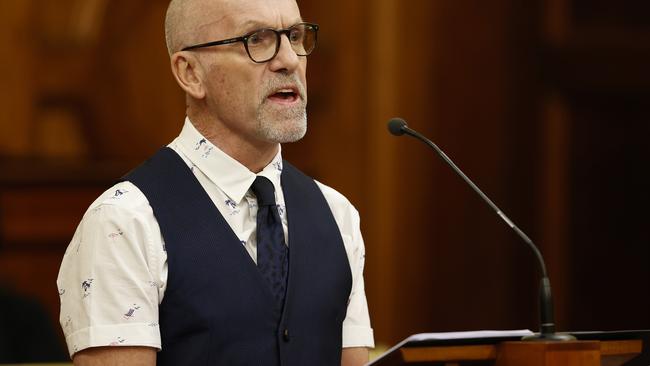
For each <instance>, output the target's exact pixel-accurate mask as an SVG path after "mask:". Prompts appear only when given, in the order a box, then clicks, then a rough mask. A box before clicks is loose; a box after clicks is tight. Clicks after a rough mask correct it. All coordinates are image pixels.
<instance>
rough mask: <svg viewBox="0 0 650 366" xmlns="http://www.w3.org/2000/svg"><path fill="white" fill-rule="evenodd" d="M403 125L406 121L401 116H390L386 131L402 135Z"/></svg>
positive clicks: (404, 125)
mask: <svg viewBox="0 0 650 366" xmlns="http://www.w3.org/2000/svg"><path fill="white" fill-rule="evenodd" d="M404 127H406V121H404V120H403V119H401V118H392V119H391V120H390V121H388V131H390V133H392V134H393V135H395V136H402V135H403V134H404Z"/></svg>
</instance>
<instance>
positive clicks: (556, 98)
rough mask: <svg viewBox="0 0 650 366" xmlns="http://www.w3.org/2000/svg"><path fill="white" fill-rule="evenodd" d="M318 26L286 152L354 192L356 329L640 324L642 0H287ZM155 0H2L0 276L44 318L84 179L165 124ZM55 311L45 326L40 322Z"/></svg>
mask: <svg viewBox="0 0 650 366" xmlns="http://www.w3.org/2000/svg"><path fill="white" fill-rule="evenodd" d="M299 4H300V6H301V9H302V13H303V17H304V18H305V19H307V20H309V21H313V22H317V23H319V24H320V25H321V29H322V30H321V34H320V35H319V41H320V43H319V47H318V49H317V51H316V52H315V53H314V54H313V55H312V56H310V59H309V68H308V79H309V94H310V103H309V123H310V124H309V132H308V135H307V137H306V138H305V139H304V140H303V141H301V142H299V143H296V144H291V145H286V146H285V147H284V150H283V152H284V155H285V157H286V158H288V159H289V160H291V161H293V162H294V164H296V165H297V166H299V167H301V168H302V169H303V170H305V171H306V172H307V173H309V174H311V175H313V176H314V177H316V178H317V179H319V180H321V181H323V182H325V183H327V184H329V185H331V186H333V187H334V188H336V189H338V190H339V191H341V192H342V193H344V194H345V195H346V196H347V197H348V198H349V199H350V200H351V201H352V202H353V203H354V204H355V206H356V207H357V208H358V210H359V211H360V214H361V218H362V230H363V233H364V236H365V241H366V247H367V257H366V258H367V259H366V261H367V267H366V288H367V295H368V300H369V304H370V311H371V317H372V322H373V327H374V328H375V334H376V340H377V341H378V343H380V344H385V345H390V344H392V343H395V342H397V341H399V340H400V339H402V338H404V337H405V336H407V335H409V334H411V333H415V332H424V331H449V330H468V329H508V328H530V329H536V328H537V327H538V319H537V287H538V276H539V273H538V268H537V264H536V262H535V260H534V257H533V255H532V253H531V251H530V250H529V249H528V248H526V247H525V246H524V245H523V244H522V243H520V242H519V240H518V238H517V237H516V236H515V235H514V233H512V232H511V231H510V229H508V228H507V227H506V226H505V225H504V224H503V223H502V222H501V221H500V220H499V218H498V217H497V216H496V215H495V214H494V213H493V212H491V210H490V209H489V208H488V207H487V206H486V205H485V204H484V203H482V202H481V201H480V200H479V199H478V198H477V197H476V196H475V195H474V193H473V192H471V191H470V189H469V188H467V187H466V186H465V185H464V184H463V183H462V181H461V180H460V179H459V178H458V177H456V176H455V175H454V174H453V173H452V172H451V171H450V170H449V168H448V167H446V166H445V165H443V163H442V162H441V161H440V160H439V159H438V158H437V157H436V156H434V154H433V153H432V152H431V151H429V150H428V149H427V148H426V147H425V146H424V145H422V144H420V143H418V142H417V141H414V140H413V141H409V140H410V139H409V138H407V137H403V138H400V139H398V138H395V137H392V136H390V135H389V134H388V132H387V131H386V122H387V121H388V119H389V118H391V117H395V116H401V117H403V118H405V119H406V120H407V121H408V122H409V125H410V126H411V127H412V128H414V129H417V130H419V131H420V132H422V133H424V134H426V135H428V136H430V137H431V138H432V139H433V140H434V141H436V142H437V143H438V144H439V146H440V147H442V148H443V149H444V150H445V151H446V152H447V153H448V155H450V156H451V157H452V159H454V161H455V162H456V163H457V164H458V165H459V166H460V167H461V168H462V169H464V170H465V172H466V173H467V174H468V175H469V176H470V177H472V179H473V180H474V181H475V182H476V183H477V185H478V186H479V187H481V188H482V189H483V190H484V191H485V192H486V193H487V194H488V195H489V196H491V197H492V199H493V200H494V201H495V202H496V203H497V204H498V205H499V206H500V207H501V208H502V209H503V211H505V212H506V213H507V214H508V215H509V216H510V217H511V218H512V219H514V221H515V222H516V223H518V225H519V226H520V227H521V228H522V229H523V230H524V231H526V232H527V233H528V234H529V235H530V236H531V237H532V238H533V240H535V241H536V243H537V244H538V245H539V247H540V248H541V250H542V252H543V253H544V255H545V256H546V261H547V266H548V268H549V271H550V277H551V280H552V283H553V285H554V290H555V297H556V313H557V323H558V326H559V328H560V330H616V329H631V328H634V329H640V328H645V329H648V328H650V311H648V309H650V249H649V248H650V222H649V218H650V214H649V213H648V207H650V193H649V192H648V189H650V174H649V173H648V169H649V163H650V147H649V144H648V139H649V137H650V112H649V107H650V72H648V65H650V17H648V16H647V15H648V14H650V3H649V2H647V1H645V0H619V1H616V2H611V1H604V0H546V1H542V0H492V1H489V2H485V1H475V0H409V1H399V0H354V1H344V0H330V1H316V0H301V1H299ZM166 6H167V1H166V0H147V1H145V0H138V1H133V0H7V1H1V2H0V46H1V47H2V48H1V51H0V54H1V56H2V57H0V70H2V83H1V86H0V111H1V112H0V131H1V132H2V133H1V134H0V157H1V158H0V168H1V169H0V281H1V282H2V283H3V284H4V286H5V287H6V288H10V289H12V291H13V292H15V293H18V294H21V295H23V296H28V297H31V298H34V299H37V300H38V301H39V302H40V303H41V304H42V306H43V307H44V309H46V311H47V313H48V314H49V315H50V317H51V320H52V323H53V324H55V323H56V322H57V316H58V295H57V289H56V284H55V279H56V274H57V271H58V266H59V263H60V260H61V257H62V255H63V253H64V250H65V248H66V245H67V243H68V241H69V240H70V238H71V237H72V234H73V232H74V229H75V227H76V225H77V223H78V221H79V220H80V218H81V216H82V215H83V212H84V210H85V208H86V207H87V206H88V205H89V204H90V203H91V202H92V200H94V198H95V196H96V195H98V194H99V193H100V192H102V191H103V190H104V189H106V188H107V187H109V186H110V185H111V184H112V182H113V181H114V180H115V179H116V178H118V177H119V176H121V175H122V174H124V173H126V172H127V171H128V170H129V169H130V168H132V167H134V166H135V164H137V163H138V162H139V161H141V160H143V159H145V158H146V157H147V156H149V155H150V154H152V153H153V152H154V151H155V150H156V149H157V148H158V147H160V146H163V145H165V144H166V143H168V142H169V141H171V139H173V138H174V137H175V136H176V134H177V133H178V132H179V131H180V127H181V125H182V121H183V117H184V101H183V96H182V94H181V92H180V89H179V88H177V87H176V85H175V83H174V81H173V79H172V76H171V73H170V72H169V66H168V60H167V55H166V51H165V45H164V37H163V19H164V12H165V9H166ZM56 326H57V327H58V325H56Z"/></svg>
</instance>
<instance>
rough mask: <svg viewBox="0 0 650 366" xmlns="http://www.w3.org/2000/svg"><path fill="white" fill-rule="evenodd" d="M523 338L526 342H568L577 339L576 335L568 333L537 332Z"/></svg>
mask: <svg viewBox="0 0 650 366" xmlns="http://www.w3.org/2000/svg"><path fill="white" fill-rule="evenodd" d="M521 340H522V341H526V342H540V341H541V342H566V341H575V340H576V337H574V336H572V335H571V334H567V333H535V334H534V335H531V336H525V337H523V338H522V339H521Z"/></svg>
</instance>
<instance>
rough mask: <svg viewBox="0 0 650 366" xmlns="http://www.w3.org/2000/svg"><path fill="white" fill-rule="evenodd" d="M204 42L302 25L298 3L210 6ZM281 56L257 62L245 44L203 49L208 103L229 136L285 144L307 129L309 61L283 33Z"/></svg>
mask: <svg viewBox="0 0 650 366" xmlns="http://www.w3.org/2000/svg"><path fill="white" fill-rule="evenodd" d="M206 3H207V4H206V5H207V6H206V12H205V16H204V17H203V19H204V22H203V23H202V25H201V26H200V27H199V28H198V29H199V33H198V37H199V38H203V39H200V42H209V41H213V40H220V39H226V38H233V37H238V36H241V35H244V34H247V33H249V32H252V31H254V30H257V29H261V28H273V29H281V28H282V29H286V28H288V27H291V26H292V25H294V24H296V23H299V22H300V21H301V18H300V11H299V9H298V5H297V4H296V2H295V0H219V1H208V2H206ZM281 38H282V40H281V44H280V49H279V51H278V54H277V55H276V56H275V58H274V59H272V60H271V61H268V62H266V63H261V64H258V63H254V62H253V61H252V60H251V59H250V58H249V56H248V54H247V53H246V49H245V47H244V44H243V43H241V42H239V43H234V44H232V45H222V46H216V47H211V48H207V49H203V50H200V51H199V57H200V60H201V63H202V64H204V65H205V66H206V70H207V74H206V75H205V80H204V83H205V85H206V91H207V94H206V103H207V105H208V109H209V111H210V113H211V116H212V117H214V118H215V119H217V120H218V121H219V122H220V123H221V124H222V126H223V127H224V128H225V129H226V130H227V131H228V133H231V134H234V135H236V136H238V137H239V138H240V139H243V140H245V141H248V142H250V143H254V144H259V143H284V142H292V141H296V140H299V139H300V138H302V137H303V136H304V134H305V132H306V129H307V115H306V105H307V89H306V85H307V84H306V76H305V72H306V68H307V60H306V57H299V56H297V55H296V53H295V52H294V51H293V49H292V48H291V45H290V43H289V40H288V38H287V37H286V36H285V35H283V36H282V37H281Z"/></svg>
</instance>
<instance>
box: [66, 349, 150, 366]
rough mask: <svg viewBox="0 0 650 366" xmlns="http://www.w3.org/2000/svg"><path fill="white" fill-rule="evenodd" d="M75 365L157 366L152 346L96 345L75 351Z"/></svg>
mask: <svg viewBox="0 0 650 366" xmlns="http://www.w3.org/2000/svg"><path fill="white" fill-rule="evenodd" d="M72 361H73V364H74V366H122V365H128V366H155V365H156V349H155V348H151V347H94V348H87V349H85V350H83V351H79V352H77V353H75V355H74V358H73V360H72Z"/></svg>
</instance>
